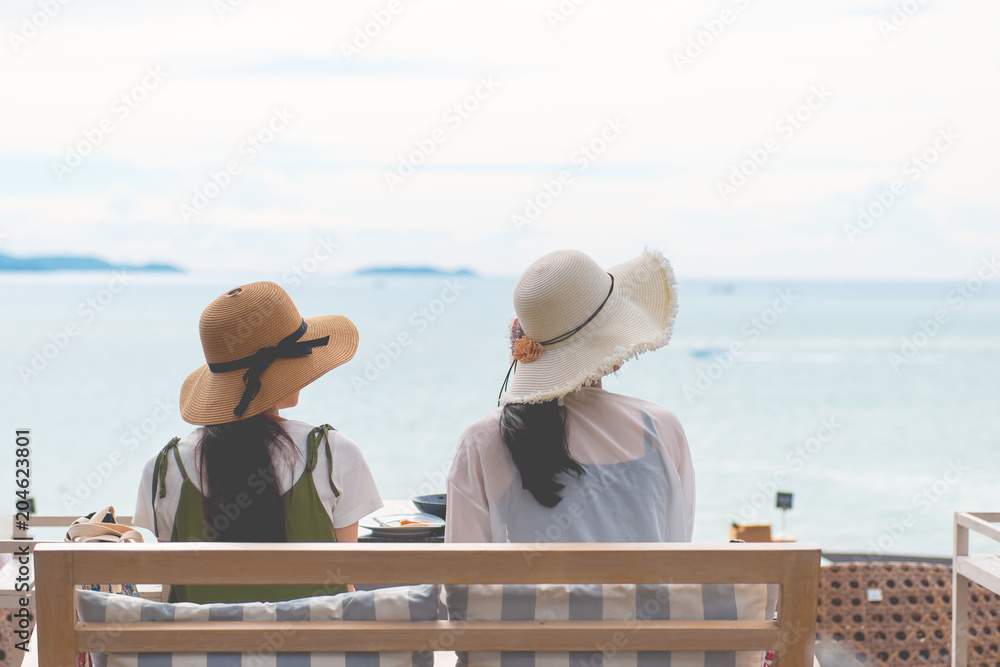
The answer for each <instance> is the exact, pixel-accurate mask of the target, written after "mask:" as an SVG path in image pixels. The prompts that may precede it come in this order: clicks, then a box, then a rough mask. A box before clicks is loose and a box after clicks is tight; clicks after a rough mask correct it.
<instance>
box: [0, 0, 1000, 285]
mask: <svg viewBox="0 0 1000 667" xmlns="http://www.w3.org/2000/svg"><path fill="white" fill-rule="evenodd" d="M998 22H1000V4H997V3H996V2H995V1H992V0H949V1H948V2H945V1H943V0H922V1H921V0H905V1H903V0H831V1H830V2H826V3H801V2H794V1H792V0H725V1H719V2H699V3H694V2H683V3H678V2H670V3H666V2H655V1H640V0H617V1H616V2H613V3H612V2H597V1H595V0H562V1H561V2H557V1H555V0H532V1H521V0H504V2H493V3H488V2H482V1H479V0H464V1H461V2H460V1H450V0H442V1H439V0H378V1H375V2H352V3H329V2H320V1H318V0H281V1H280V2H279V1H278V0H172V1H171V2H170V3H135V2H125V1H124V0H114V1H112V0H88V2H85V3H84V2H74V1H72V0H30V1H27V0H5V1H4V3H3V4H2V5H0V121H2V127H3V128H4V132H3V135H2V143H0V253H6V254H12V255H17V256H36V255H94V256H99V257H102V258H104V259H107V260H109V261H112V262H127V263H145V262H166V263H171V264H175V265H178V266H180V267H183V268H185V269H187V270H189V271H192V272H203V271H204V272H207V271H236V270H241V271H245V270H246V269H247V268H255V269H260V270H261V271H266V272H273V271H280V270H282V269H284V268H286V267H289V266H294V265H297V264H298V263H301V262H302V261H303V260H305V259H307V258H309V257H314V258H316V257H320V256H321V257H322V261H321V267H320V270H323V271H330V272H346V271H352V270H355V269H358V268H362V267H366V266H372V265H436V266H440V267H443V268H458V267H469V268H472V269H474V270H476V271H479V272H482V273H486V274H495V275H517V274H518V273H520V271H521V270H522V269H523V268H524V267H525V266H527V265H528V264H529V263H530V262H531V261H533V260H534V259H535V258H537V257H539V256H541V255H542V254H544V253H546V252H549V251H551V250H555V249H559V248H566V247H573V248H579V249H581V250H584V251H585V252H588V253H590V254H591V255H592V256H593V257H595V258H596V259H597V260H598V261H599V262H601V263H603V264H605V265H610V264H614V263H617V262H619V261H623V260H624V259H626V258H627V257H629V256H632V255H634V254H636V253H637V252H638V251H640V250H641V249H642V248H643V247H644V246H650V247H655V248H660V249H662V250H663V251H664V252H665V253H666V254H667V255H668V256H669V257H670V258H671V260H672V262H673V264H674V266H675V269H676V271H677V274H678V276H679V277H681V278H682V279H683V278H721V277H724V278H806V279H829V280H868V279H879V280H882V279H884V280H951V279H956V278H962V277H966V276H968V275H971V273H972V272H973V271H974V270H975V268H976V267H978V266H979V265H980V264H981V263H982V259H983V258H984V257H989V256H992V255H993V253H995V252H996V251H997V250H998V249H1000V225H998V221H1000V220H998V215H997V213H998V210H1000V195H998V188H997V187H996V183H995V182H996V176H997V172H998V170H997V165H996V162H997V156H998V155H1000V151H998V149H1000V130H998V128H997V122H996V119H997V117H998V116H1000V114H998V111H1000V79H998V77H997V73H998V71H1000V41H998V40H997V39H996V35H995V26H996V25H997V24H998ZM326 249H331V250H330V251H329V252H326Z"/></svg>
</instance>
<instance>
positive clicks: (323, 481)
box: [132, 420, 382, 540]
mask: <svg viewBox="0 0 1000 667" xmlns="http://www.w3.org/2000/svg"><path fill="white" fill-rule="evenodd" d="M281 426H282V428H284V429H285V432H286V433H287V434H288V437H289V438H290V439H291V440H292V442H294V443H295V444H296V445H297V446H298V449H297V451H296V455H295V462H294V469H292V466H291V465H290V463H289V462H286V461H284V460H280V458H279V460H276V461H273V462H272V465H274V468H275V470H274V474H275V479H276V480H277V482H278V490H279V492H280V493H285V491H287V490H288V489H290V488H291V487H292V485H293V484H294V483H295V482H296V481H298V479H299V478H300V477H302V474H303V473H304V472H305V469H306V453H307V449H306V440H307V439H308V437H309V432H310V431H312V429H313V427H312V426H310V425H309V424H306V423H304V422H300V421H295V420H286V421H282V422H281ZM201 432H202V429H200V428H199V429H196V430H195V431H194V432H192V433H191V434H189V435H188V436H186V437H184V438H182V439H181V440H180V441H179V442H178V443H177V451H178V453H180V456H181V461H183V463H184V469H185V470H186V471H187V473H188V477H189V478H190V479H191V482H192V483H193V484H194V485H195V486H196V487H198V490H199V491H202V489H204V488H205V484H204V480H201V479H199V477H198V470H199V469H200V465H199V461H200V458H201V454H200V450H199V447H198V443H199V442H200V441H201ZM164 444H166V443H164ZM330 452H331V453H332V454H333V484H336V486H337V490H338V491H340V496H339V497H338V496H335V495H334V492H333V485H331V483H330V477H329V470H330V467H329V463H328V462H327V456H326V445H325V444H324V443H323V442H322V441H321V442H320V445H319V451H318V452H317V454H318V460H317V462H316V467H315V468H314V469H313V472H312V475H313V484H314V485H315V486H316V492H317V493H318V494H319V497H320V500H321V501H322V503H323V507H324V508H326V511H327V514H329V515H330V520H331V521H333V526H334V528H344V527H346V526H350V525H351V524H353V523H356V522H357V521H358V520H359V519H361V518H362V517H364V516H366V515H368V514H371V513H372V512H374V511H375V510H377V509H379V508H381V507H382V497H381V496H380V495H379V492H378V487H376V486H375V479H374V478H373V477H372V473H371V470H369V469H368V464H367V463H366V462H365V458H364V456H363V455H362V454H361V448H360V447H358V446H357V444H355V443H354V441H353V440H351V439H350V438H347V437H345V436H343V435H341V434H340V433H339V432H337V431H330ZM155 464H156V455H154V456H153V457H152V458H150V459H149V460H148V461H147V462H146V465H145V467H144V468H143V470H142V480H141V481H140V483H139V496H138V498H136V504H135V514H134V516H133V519H132V521H133V523H134V524H135V525H136V526H141V527H143V528H148V529H149V530H153V505H152V498H151V494H152V488H153V487H152V483H153V467H154V466H155ZM183 481H184V478H183V477H182V475H181V472H180V470H179V469H178V468H177V461H175V460H174V457H173V454H171V455H170V460H169V461H168V464H167V478H166V487H167V495H166V496H165V497H163V498H157V499H156V519H157V522H158V524H159V529H160V535H161V538H160V539H161V540H168V539H170V534H171V532H172V531H173V527H174V515H175V514H176V513H177V505H178V503H179V502H180V497H181V484H182V483H183Z"/></svg>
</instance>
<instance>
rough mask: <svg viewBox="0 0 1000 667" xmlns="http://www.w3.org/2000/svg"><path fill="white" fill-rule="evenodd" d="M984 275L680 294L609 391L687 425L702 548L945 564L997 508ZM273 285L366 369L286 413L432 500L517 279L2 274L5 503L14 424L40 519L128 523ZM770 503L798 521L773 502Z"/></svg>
mask: <svg viewBox="0 0 1000 667" xmlns="http://www.w3.org/2000/svg"><path fill="white" fill-rule="evenodd" d="M980 273H981V275H985V276H986V278H985V279H983V278H980V277H979V276H977V275H976V274H975V272H973V273H970V276H969V278H968V279H966V280H960V281H956V282H951V283H929V282H923V283H885V282H883V283H868V282H838V283H833V282H803V281H794V280H793V281H777V280H776V281H729V280H718V281H716V280H681V281H680V284H679V287H678V291H679V303H680V309H679V313H678V316H677V322H676V327H675V330H674V335H673V340H672V341H671V343H670V345H669V346H667V347H665V348H663V349H661V350H658V351H656V352H652V353H646V354H643V355H641V356H639V357H638V358H636V359H633V360H631V361H629V362H627V363H626V364H625V365H624V366H623V367H622V369H621V370H620V371H619V372H618V373H617V374H616V375H614V376H611V377H608V378H606V379H605V382H604V387H605V389H607V390H609V391H612V392H616V393H621V394H627V395H630V396H636V397H639V398H642V399H645V400H648V401H653V402H655V403H658V404H661V405H665V406H667V407H669V408H670V409H671V410H673V411H674V412H675V413H676V414H677V416H678V418H679V419H680V421H681V423H682V425H683V426H684V429H685V432H686V434H687V438H688V441H689V444H690V449H691V455H692V458H693V462H694V468H695V472H696V488H697V505H696V510H695V527H694V539H695V541H699V542H724V541H726V540H728V538H729V530H730V526H731V524H732V523H733V522H734V521H735V522H741V523H757V522H762V523H770V524H771V525H772V530H773V531H774V532H775V533H781V534H784V535H787V536H790V537H792V538H794V539H796V540H799V541H805V542H814V543H818V544H819V545H820V546H822V547H823V549H824V550H827V551H830V552H853V553H864V554H869V555H891V554H917V555H931V556H947V555H949V554H950V553H951V550H952V541H953V536H952V520H953V514H954V512H955V511H990V510H992V511H997V510H1000V485H998V482H1000V400H998V399H1000V335H998V334H1000V287H998V285H996V284H994V283H993V282H992V281H991V277H990V276H989V275H987V274H988V272H982V271H981V272H980ZM260 279H271V280H275V281H277V282H279V283H282V284H283V285H284V286H285V288H286V289H287V290H288V291H289V293H290V294H291V295H292V297H293V299H294V300H295V302H296V304H297V305H298V307H299V310H300V311H301V313H302V314H303V315H304V316H313V315H325V314H332V313H338V314H343V315H346V316H347V317H349V318H350V319H351V320H353V321H354V322H355V324H356V325H357V327H358V330H359V331H360V336H361V342H360V347H359V349H358V352H357V354H356V356H355V357H354V359H353V360H352V361H350V362H348V363H347V364H344V365H343V366H341V367H339V368H337V369H335V370H334V371H332V372H330V373H328V374H327V375H326V376H324V377H323V378H321V379H320V380H318V381H317V382H315V383H313V384H312V385H310V386H309V387H308V388H306V389H305V390H303V392H302V394H301V400H300V403H299V405H298V406H297V407H296V408H293V409H290V410H287V411H285V416H286V417H289V418H294V419H301V420H303V421H306V422H310V423H313V424H320V423H330V424H332V425H334V426H335V427H336V428H337V429H339V430H340V431H341V432H343V433H344V434H346V435H347V436H349V437H350V438H352V439H353V440H355V441H356V442H357V443H358V444H359V445H360V446H361V448H362V450H363V451H364V454H365V457H366V459H367V461H368V463H369V465H370V467H371V469H372V471H373V473H374V475H375V479H376V480H377V482H378V485H379V488H380V491H381V493H382V495H383V497H384V498H387V499H408V498H412V497H414V496H417V495H423V494H429V493H438V492H443V491H444V490H445V477H446V474H447V470H448V467H449V464H450V461H451V457H452V453H453V451H454V448H455V445H456V442H457V440H458V437H459V435H460V434H461V433H462V431H463V430H464V429H465V427H466V426H468V425H469V424H470V423H472V422H473V421H475V420H477V419H479V418H480V417H482V416H484V415H486V414H488V413H489V412H491V411H493V410H496V400H497V394H498V392H499V389H500V385H501V383H502V381H503V377H504V375H505V373H506V372H507V367H508V351H507V347H506V345H507V343H506V340H507V332H506V327H507V323H508V321H509V319H510V317H511V316H512V312H513V308H512V305H511V292H512V289H513V286H514V282H515V279H514V278H503V277H474V276H446V275H426V276H408V275H381V276H380V275H376V276H357V275H352V276H341V275H331V274H324V273H315V274H311V275H309V274H299V275H294V274H283V275H281V274H279V275H273V276H269V275H266V274H261V272H259V271H256V272H251V271H249V270H248V271H247V274H246V275H240V274H236V273H228V274H209V273H204V274H172V273H138V272H129V271H126V272H125V273H116V272H87V273H5V274H0V294H2V302H3V312H4V313H5V315H4V322H3V327H2V328H0V350H2V353H0V354H2V362H0V370H2V372H3V373H4V379H3V381H2V382H0V405H2V406H3V407H2V410H3V422H4V429H3V433H2V436H0V443H4V442H5V443H6V446H3V447H0V451H5V452H6V454H3V455H0V475H2V477H0V484H7V485H9V486H8V487H7V488H9V489H11V491H10V492H9V493H10V495H9V496H8V497H9V498H11V501H10V503H11V505H10V507H11V509H13V507H14V502H15V500H16V499H17V498H16V497H15V495H14V492H15V491H17V490H20V487H18V486H17V483H18V482H17V479H22V478H23V475H22V477H21V478H15V465H16V464H15V459H16V458H18V456H17V453H16V449H17V448H16V433H15V431H18V430H28V431H30V436H29V437H30V445H29V450H30V457H29V460H30V468H29V474H30V477H29V482H28V490H29V491H30V495H31V497H32V498H33V499H34V505H35V510H36V512H39V513H42V514H71V515H80V514H84V513H86V512H91V511H94V510H96V509H98V508H100V507H103V506H105V505H113V506H114V507H115V508H116V509H117V510H118V512H119V513H121V514H131V513H132V511H133V508H134V507H135V501H136V493H137V487H138V480H139V475H140V471H141V469H142V467H143V465H144V464H145V462H146V461H147V459H149V458H150V457H152V456H154V455H155V454H156V452H157V451H158V450H159V449H160V448H162V447H163V446H164V445H165V444H166V443H167V441H169V440H170V439H171V438H172V437H173V436H175V435H184V434H186V433H188V432H190V430H191V428H192V427H191V426H190V425H188V424H186V423H185V422H184V421H183V420H182V419H181V417H180V414H179V409H178V394H179V390H180V386H181V383H182V382H183V380H184V378H185V377H186V376H187V375H188V374H189V373H190V372H192V371H193V370H195V369H196V368H197V367H198V366H199V365H201V364H202V363H203V360H204V357H203V355H202V351H201V347H200V341H199V338H198V317H199V315H200V313H201V311H202V310H203V309H204V307H205V306H207V305H208V304H209V303H210V302H211V301H212V300H213V299H214V298H215V297H217V296H219V295H220V294H222V293H224V292H226V291H228V290H229V289H231V288H232V287H235V286H238V285H240V284H242V283H244V282H248V281H251V280H260ZM22 453H23V452H22ZM22 465H23V464H22ZM779 492H781V493H791V494H792V500H791V504H792V506H791V508H790V509H787V510H782V509H778V508H777V507H776V494H777V493H779ZM4 520H6V521H7V524H6V526H4V527H3V528H2V529H3V530H7V528H8V527H9V521H10V519H9V515H7V516H5V517H4ZM977 546H979V547H980V548H983V549H988V548H989V545H988V544H986V543H980V542H977V541H974V542H973V547H974V548H975V547H977Z"/></svg>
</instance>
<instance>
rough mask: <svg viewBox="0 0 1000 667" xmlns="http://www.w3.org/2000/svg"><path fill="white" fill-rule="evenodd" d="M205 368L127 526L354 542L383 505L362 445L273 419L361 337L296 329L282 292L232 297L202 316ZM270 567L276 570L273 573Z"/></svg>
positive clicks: (255, 290) (218, 590)
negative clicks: (183, 425)
mask: <svg viewBox="0 0 1000 667" xmlns="http://www.w3.org/2000/svg"><path fill="white" fill-rule="evenodd" d="M199 329H200V333H201V344H202V348H203V349H204V352H205V359H206V361H207V362H208V363H206V364H205V365H204V366H202V367H201V368H199V369H198V370H196V371H195V372H194V373H192V374H191V375H190V376H188V378H187V380H185V381H184V385H183V387H182V388H181V397H180V408H181V416H182V417H183V418H184V420H185V421H187V422H190V423H191V424H196V425H200V426H201V428H198V429H196V430H195V431H194V432H192V433H191V434H189V435H188V436H186V437H184V438H174V439H173V440H171V441H170V443H168V444H167V446H166V447H164V448H163V450H162V451H161V452H160V453H159V454H158V455H157V456H154V457H153V458H151V459H150V460H149V461H148V462H147V463H146V467H145V468H144V470H143V475H142V481H141V484H140V486H139V497H138V501H137V504H136V510H135V518H134V522H135V524H136V525H138V526H143V527H145V528H148V529H150V530H152V531H153V532H154V534H155V535H156V536H157V538H158V539H160V540H163V541H171V542H198V541H207V542H285V541H289V542H318V541H339V542H356V541H357V535H358V533H357V531H358V520H359V519H361V517H363V516H365V515H367V514H370V513H371V512H374V511H375V510H377V509H379V508H380V507H382V499H381V498H380V497H379V493H378V489H377V488H376V486H375V481H374V479H373V478H372V475H371V472H370V471H369V469H368V465H367V464H366V463H365V460H364V457H363V456H362V454H361V450H360V449H359V448H358V446H357V445H356V444H355V443H354V442H352V441H351V440H349V439H348V438H346V437H344V436H343V435H341V434H340V433H338V432H337V431H336V430H335V429H333V428H332V427H330V426H325V425H324V426H320V427H316V428H314V427H312V426H311V425H309V424H305V423H303V422H299V421H293V420H286V419H283V418H282V417H281V416H280V415H279V412H278V411H279V410H280V409H282V408H290V407H294V406H295V405H296V404H297V403H298V398H299V391H300V390H301V389H302V388H303V387H305V386H306V385H308V384H309V383H310V382H312V381H313V380H316V379H317V378H319V377H320V376H321V375H323V374H324V373H326V372H327V371H330V370H332V369H334V368H336V367H337V366H339V365H341V364H343V363H345V362H346V361H348V360H350V359H351V357H353V356H354V353H355V351H356V350H357V347H358V331H357V329H356V328H355V327H354V324H353V323H352V322H351V321H350V320H348V319H347V318H346V317H343V316H341V315H327V316H324V317H310V318H307V319H303V318H302V316H301V315H299V311H298V309H297V308H296V307H295V304H294V303H292V300H291V298H290V297H289V296H288V294H287V293H286V292H285V290H283V289H282V288H281V287H280V286H278V285H276V284H275V283H271V282H258V283H251V284H249V285H243V286H242V287H237V288H236V289H233V290H230V291H229V292H227V293H225V294H223V295H222V296H220V297H219V298H218V299H216V300H215V301H213V302H212V303H211V305H209V306H208V308H206V309H205V312H203V313H202V315H201V321H200V324H199ZM276 566H277V565H276ZM342 590H346V589H345V588H344V587H343V586H336V585H335V586H333V587H331V586H330V582H326V585H320V586H245V587H233V586H226V587H221V586H175V587H173V589H172V591H171V597H172V599H175V600H192V601H198V602H212V601H231V602H236V601H245V600H281V599H289V598H293V597H301V596H306V595H316V594H328V593H331V592H337V591H342Z"/></svg>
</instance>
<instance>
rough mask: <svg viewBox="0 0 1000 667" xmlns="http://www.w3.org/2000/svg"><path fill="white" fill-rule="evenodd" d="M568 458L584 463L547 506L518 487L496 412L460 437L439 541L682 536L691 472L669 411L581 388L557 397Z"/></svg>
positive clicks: (685, 535)
mask: <svg viewBox="0 0 1000 667" xmlns="http://www.w3.org/2000/svg"><path fill="white" fill-rule="evenodd" d="M563 402H564V407H565V412H564V415H565V422H566V434H567V436H566V437H567V442H568V445H569V453H570V455H571V456H572V457H573V458H574V459H576V460H577V461H578V462H579V463H580V464H581V465H582V466H583V468H584V470H585V473H584V475H582V476H581V477H579V478H577V477H574V476H572V475H569V474H567V473H559V477H558V480H559V482H561V483H563V484H565V485H566V487H565V488H564V489H563V491H562V498H563V499H562V500H561V501H560V502H559V504H558V505H556V506H555V507H553V508H547V507H544V506H543V505H541V504H540V503H538V502H537V501H536V500H535V499H534V497H533V496H532V495H531V494H530V493H529V492H528V491H526V490H525V489H523V488H522V487H521V480H520V476H519V474H518V472H517V469H516V468H515V467H514V463H513V461H512V459H511V457H510V453H509V452H508V450H507V447H506V445H504V442H503V440H502V439H501V438H500V411H499V410H498V411H496V412H494V413H492V414H490V415H489V416H487V417H484V418H483V419H480V420H479V421H477V422H476V423H474V424H473V425H472V426H470V427H469V428H468V429H466V431H465V433H463V434H462V437H461V439H460V440H459V443H458V448H457V450H456V452H455V458H454V460H453V461H452V465H451V472H450V473H449V475H448V518H447V524H446V527H445V541H446V542H529V543H536V544H537V543H549V542H690V541H691V531H692V528H693V525H694V497H695V496H694V469H693V468H692V466H691V452H690V450H689V449H688V443H687V438H686V437H685V435H684V430H683V429H682V428H681V425H680V422H679V421H678V420H677V417H676V416H675V415H674V413H672V412H671V411H670V410H668V409H666V408H664V407H661V406H658V405H655V404H653V403H648V402H646V401H642V400H639V399H636V398H630V397H628V396H620V395H618V394H612V393H609V392H607V391H604V390H603V389H599V388H596V387H586V388H583V389H581V390H579V391H576V392H574V393H571V394H568V395H567V396H566V397H565V398H564V399H563Z"/></svg>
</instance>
